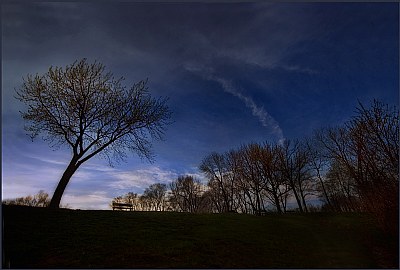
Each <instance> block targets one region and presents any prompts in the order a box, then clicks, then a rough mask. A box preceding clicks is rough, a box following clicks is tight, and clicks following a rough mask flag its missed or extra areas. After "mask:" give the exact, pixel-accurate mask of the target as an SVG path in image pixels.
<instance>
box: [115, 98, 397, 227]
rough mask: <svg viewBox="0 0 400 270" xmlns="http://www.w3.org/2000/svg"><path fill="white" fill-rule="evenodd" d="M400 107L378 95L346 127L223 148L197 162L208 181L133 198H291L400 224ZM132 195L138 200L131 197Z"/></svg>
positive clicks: (270, 206) (275, 203)
mask: <svg viewBox="0 0 400 270" xmlns="http://www.w3.org/2000/svg"><path fill="white" fill-rule="evenodd" d="M398 151H399V111H398V109H397V108H396V107H389V106H388V105H385V104H383V103H382V102H379V101H376V100H374V102H373V103H372V105H371V106H370V107H369V108H366V107H364V106H363V105H362V104H361V103H360V104H359V106H358V107H357V111H356V115H355V116H354V117H353V118H351V119H350V120H349V121H347V122H345V123H344V124H343V125H341V126H338V127H331V128H325V129H320V130H317V131H315V132H314V133H313V135H312V136H310V137H308V138H304V139H302V140H285V141H284V142H283V143H281V144H275V143H270V142H264V143H248V144H244V145H242V146H241V147H239V148H237V149H232V150H230V151H227V152H225V153H216V152H214V153H211V154H210V155H208V156H206V157H205V158H204V159H203V160H202V162H201V164H200V166H199V168H200V171H201V172H203V173H204V175H205V176H206V178H207V183H206V184H204V185H203V184H201V183H200V181H199V180H197V179H195V178H193V177H192V176H180V177H178V179H176V180H174V181H172V182H171V183H170V185H169V189H168V188H167V186H166V185H165V184H154V185H151V186H150V187H149V188H147V189H146V190H145V192H144V193H143V195H141V196H139V195H137V194H131V193H128V194H127V195H125V196H124V197H118V198H115V199H114V200H121V201H129V200H130V201H134V202H135V203H134V204H135V207H136V209H137V210H152V211H163V210H169V211H185V212H217V213H222V212H241V213H248V214H254V215H260V214H261V213H262V212H264V211H276V212H278V213H285V212H287V211H288V209H289V207H288V202H294V203H295V204H296V210H297V211H299V212H309V211H310V210H314V207H313V206H312V205H310V200H311V199H312V198H319V199H320V200H321V201H322V202H323V205H322V207H321V210H322V211H335V212H369V213H372V214H373V215H374V217H375V218H376V220H377V221H378V222H379V224H380V225H382V227H384V228H385V229H387V230H389V231H396V230H398V211H399V206H398V198H399V197H398V196H399V152H398ZM132 198H133V199H132Z"/></svg>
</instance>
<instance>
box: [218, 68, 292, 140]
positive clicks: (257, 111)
mask: <svg viewBox="0 0 400 270" xmlns="http://www.w3.org/2000/svg"><path fill="white" fill-rule="evenodd" d="M210 78H211V79H212V80H214V81H216V82H218V83H219V84H220V85H221V86H222V88H223V89H224V91H225V92H227V93H229V94H232V95H233V96H235V97H237V98H239V99H240V100H241V101H243V102H244V104H245V105H246V107H247V108H249V109H251V112H252V114H253V116H255V117H257V118H258V120H259V121H260V123H261V124H262V126H263V127H266V128H268V129H270V130H271V132H272V133H273V134H274V135H275V136H276V137H277V139H278V141H279V142H281V141H283V140H284V139H285V138H284V137H283V131H282V129H281V127H280V126H279V124H278V122H277V121H276V120H275V119H274V118H273V117H272V116H271V115H270V114H269V113H268V112H267V111H266V110H265V109H264V108H263V107H259V106H257V104H256V103H255V102H254V100H253V99H252V98H251V97H248V96H245V95H243V94H242V93H241V92H239V90H238V89H237V88H236V87H234V86H233V83H232V81H230V80H226V79H223V78H219V77H214V76H212V77H210Z"/></svg>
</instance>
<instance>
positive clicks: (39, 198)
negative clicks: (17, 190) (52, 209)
mask: <svg viewBox="0 0 400 270" xmlns="http://www.w3.org/2000/svg"><path fill="white" fill-rule="evenodd" d="M2 203H3V204H5V205H25V206H34V207H47V206H49V204H50V198H49V194H47V193H46V192H44V191H43V190H40V191H39V193H38V194H36V195H33V196H32V195H28V196H26V197H18V198H15V199H7V200H3V202H2Z"/></svg>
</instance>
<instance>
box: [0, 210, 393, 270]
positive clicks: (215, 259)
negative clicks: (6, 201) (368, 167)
mask: <svg viewBox="0 0 400 270" xmlns="http://www.w3.org/2000/svg"><path fill="white" fill-rule="evenodd" d="M2 215H3V268H10V267H11V268H380V267H384V268H388V267H393V268H396V267H397V266H398V257H397V255H396V254H397V253H396V252H397V250H396V248H397V240H396V239H391V238H387V237H386V236H384V235H383V234H382V233H381V232H380V231H379V230H378V229H376V228H375V226H373V225H372V223H371V222H370V220H369V219H368V217H366V216H362V215H357V214H340V215H339V214H329V215H328V214H323V213H315V214H309V215H300V214H291V215H284V216H278V215H273V214H271V215H268V216H263V217H256V216H250V215H242V214H188V213H171V212H122V211H83V210H81V211H79V210H67V209H59V210H51V209H44V208H29V207H15V206H3V213H2Z"/></svg>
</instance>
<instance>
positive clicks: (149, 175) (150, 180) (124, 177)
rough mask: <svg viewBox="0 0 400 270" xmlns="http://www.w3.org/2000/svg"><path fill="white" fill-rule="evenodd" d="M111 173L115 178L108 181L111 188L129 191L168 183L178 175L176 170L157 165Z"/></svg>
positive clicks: (139, 190)
mask: <svg viewBox="0 0 400 270" xmlns="http://www.w3.org/2000/svg"><path fill="white" fill-rule="evenodd" d="M109 175H110V176H111V177H112V178H113V179H114V180H113V181H110V182H109V183H108V187H109V188H111V189H114V190H122V191H127V192H128V191H132V189H133V190H135V191H136V192H139V193H140V192H142V191H143V190H144V189H145V188H147V187H148V186H150V185H151V184H154V183H164V184H168V183H169V182H171V181H172V180H174V179H176V178H177V177H178V174H177V173H176V172H174V171H171V170H163V169H161V168H159V167H157V166H150V167H148V168H145V169H138V170H132V171H116V172H113V173H109ZM121 195H122V194H121Z"/></svg>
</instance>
